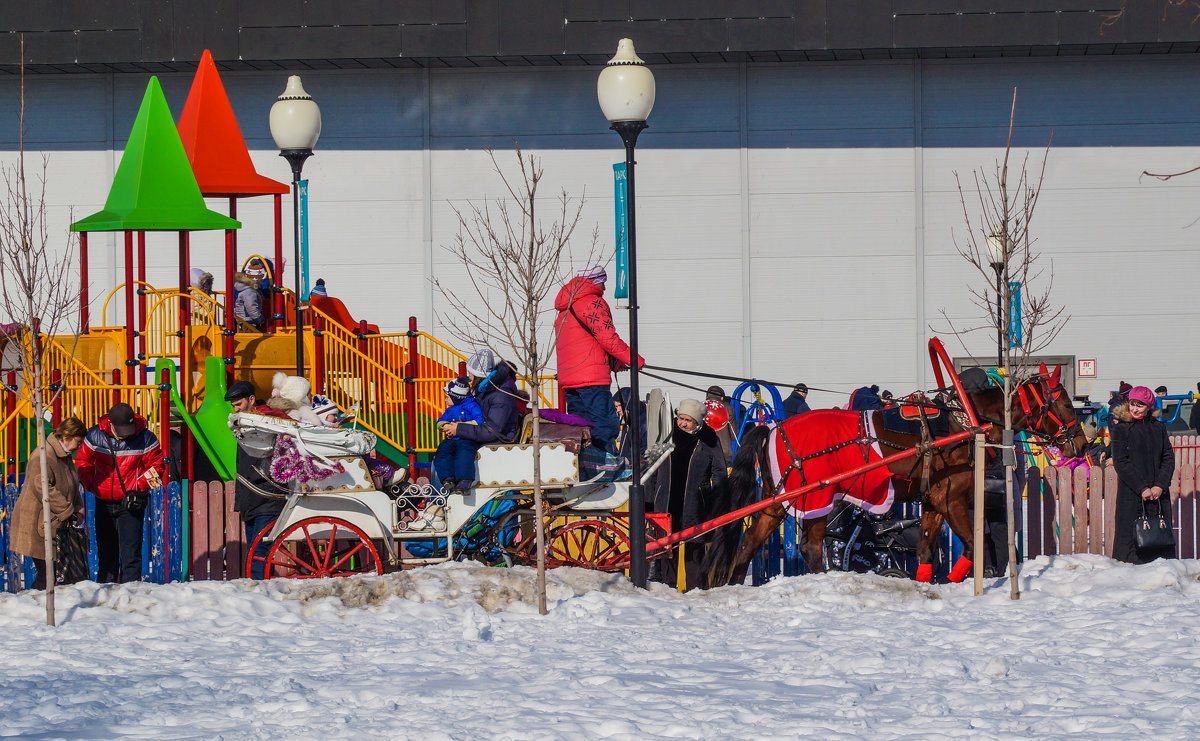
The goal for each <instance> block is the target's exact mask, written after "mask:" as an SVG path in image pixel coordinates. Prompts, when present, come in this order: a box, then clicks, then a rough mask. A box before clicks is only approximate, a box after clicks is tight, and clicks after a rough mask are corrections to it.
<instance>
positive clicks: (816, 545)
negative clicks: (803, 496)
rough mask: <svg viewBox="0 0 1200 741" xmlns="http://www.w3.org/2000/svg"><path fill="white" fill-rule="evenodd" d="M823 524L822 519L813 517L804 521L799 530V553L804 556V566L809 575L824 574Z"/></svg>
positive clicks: (823, 520) (823, 519)
mask: <svg viewBox="0 0 1200 741" xmlns="http://www.w3.org/2000/svg"><path fill="white" fill-rule="evenodd" d="M825 522H826V518H824V517H814V518H813V519H811V520H804V523H803V526H802V529H801V531H802V533H803V537H802V538H800V552H801V553H803V554H804V564H805V565H806V566H808V573H810V574H823V573H825V548H824V545H825Z"/></svg>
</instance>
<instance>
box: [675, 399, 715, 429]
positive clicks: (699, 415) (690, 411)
mask: <svg viewBox="0 0 1200 741" xmlns="http://www.w3.org/2000/svg"><path fill="white" fill-rule="evenodd" d="M707 412H708V410H707V409H705V408H704V405H703V404H701V403H700V402H698V401H696V400H695V399H684V400H683V401H681V402H679V406H678V407H677V408H676V409H675V413H676V414H684V415H687V416H688V417H691V418H692V419H694V420H696V421H697V422H699V423H700V424H701V425H703V424H704V417H705V415H706V414H707Z"/></svg>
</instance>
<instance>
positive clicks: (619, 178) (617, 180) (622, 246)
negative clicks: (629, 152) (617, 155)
mask: <svg viewBox="0 0 1200 741" xmlns="http://www.w3.org/2000/svg"><path fill="white" fill-rule="evenodd" d="M627 185H628V180H627V179H626V173H625V163H624V162H618V163H617V164H615V165H613V204H614V207H615V211H616V222H617V241H616V244H617V256H616V257H617V259H616V262H617V266H616V273H617V282H616V287H615V288H614V289H613V298H629V195H628V193H629V191H628V188H627V187H626V186H627Z"/></svg>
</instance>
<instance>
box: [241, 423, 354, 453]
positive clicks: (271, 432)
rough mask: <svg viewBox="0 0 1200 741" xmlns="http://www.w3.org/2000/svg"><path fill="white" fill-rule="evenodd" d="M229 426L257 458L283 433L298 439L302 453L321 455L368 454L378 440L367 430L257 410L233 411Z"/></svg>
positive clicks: (273, 444)
mask: <svg viewBox="0 0 1200 741" xmlns="http://www.w3.org/2000/svg"><path fill="white" fill-rule="evenodd" d="M229 429H230V430H232V431H233V436H234V438H236V439H237V441H238V445H240V446H242V448H243V449H245V450H246V452H247V453H250V454H251V455H253V456H255V457H257V458H263V457H266V456H268V455H270V454H271V452H272V451H273V450H274V449H275V439H276V438H277V437H278V436H279V435H281V434H286V435H290V436H291V437H293V438H295V440H296V447H297V448H298V449H299V450H300V451H301V452H303V453H305V454H306V455H310V456H314V457H318V458H334V457H338V456H356V455H366V454H368V453H370V452H371V451H372V450H374V449H375V442H376V437H375V434H374V433H372V432H368V431H367V430H347V429H342V428H340V427H317V426H315V425H309V424H301V423H299V422H297V421H296V420H294V419H282V418H280V417H271V416H267V415H265V414H256V413H254V412H234V413H233V414H230V415H229Z"/></svg>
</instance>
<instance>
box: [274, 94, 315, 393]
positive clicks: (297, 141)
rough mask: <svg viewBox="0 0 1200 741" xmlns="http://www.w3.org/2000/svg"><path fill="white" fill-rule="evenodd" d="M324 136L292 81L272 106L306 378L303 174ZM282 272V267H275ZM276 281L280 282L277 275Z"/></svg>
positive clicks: (308, 99) (299, 365)
mask: <svg viewBox="0 0 1200 741" xmlns="http://www.w3.org/2000/svg"><path fill="white" fill-rule="evenodd" d="M320 136H321V109H320V108H319V107H318V106H317V103H316V101H314V100H313V99H312V96H311V95H309V94H308V93H306V92H305V91H304V86H303V85H302V84H300V76H299V75H292V76H291V77H289V78H288V81H287V87H285V88H284V90H283V93H282V94H281V95H280V96H279V100H277V101H275V104H274V105H272V106H271V137H272V138H274V139H275V146H277V147H279V156H280V157H283V158H284V159H286V160H287V162H288V164H289V165H291V166H292V217H293V225H292V234H293V236H294V237H295V243H296V253H295V255H294V259H295V266H296V267H295V274H296V375H298V376H303V375H304V317H303V315H302V314H301V312H300V296H301V295H302V294H303V292H304V287H303V286H302V285H301V284H300V280H301V278H300V172H301V170H303V169H304V161H305V160H307V159H308V158H309V157H311V156H312V154H313V147H314V146H316V143H317V139H318V138H319V137H320ZM275 268H276V270H277V271H278V268H279V266H278V265H276V266H275ZM275 280H276V281H277V282H280V283H282V281H279V276H278V274H276V276H275Z"/></svg>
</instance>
